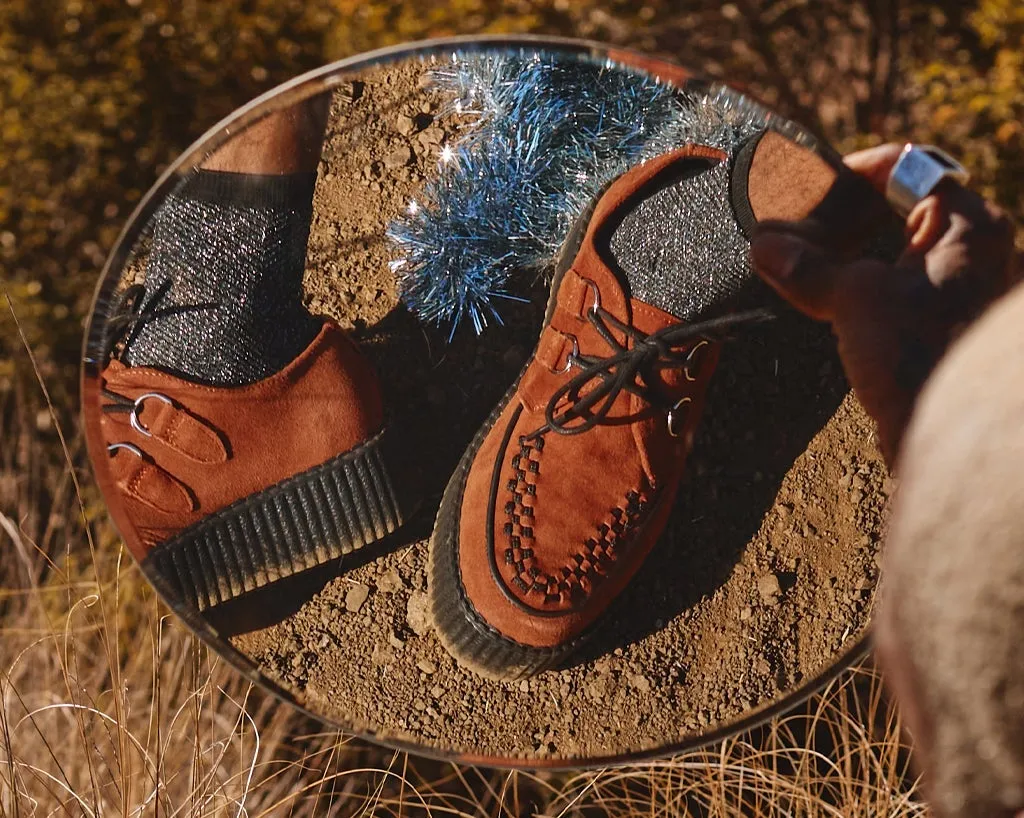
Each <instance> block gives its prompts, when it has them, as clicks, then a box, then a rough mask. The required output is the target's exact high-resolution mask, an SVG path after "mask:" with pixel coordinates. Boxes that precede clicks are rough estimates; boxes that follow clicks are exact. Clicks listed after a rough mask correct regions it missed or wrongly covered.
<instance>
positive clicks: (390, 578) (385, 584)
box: [377, 568, 405, 594]
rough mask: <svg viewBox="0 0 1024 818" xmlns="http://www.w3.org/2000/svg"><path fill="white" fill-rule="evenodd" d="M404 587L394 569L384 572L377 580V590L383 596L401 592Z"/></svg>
mask: <svg viewBox="0 0 1024 818" xmlns="http://www.w3.org/2000/svg"><path fill="white" fill-rule="evenodd" d="M404 587H405V583H404V582H402V578H401V577H400V576H399V575H398V571H396V570H395V569H394V568H390V569H388V570H387V571H385V572H384V573H383V574H381V576H380V578H379V579H378V580H377V590H378V591H380V592H382V593H385V594H393V593H395V592H396V591H401V590H402V589H403V588H404Z"/></svg>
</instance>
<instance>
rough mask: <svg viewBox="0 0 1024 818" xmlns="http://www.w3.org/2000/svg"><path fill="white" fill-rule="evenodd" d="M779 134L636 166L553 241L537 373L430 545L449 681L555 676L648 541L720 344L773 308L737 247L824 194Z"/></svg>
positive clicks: (505, 408)
mask: <svg viewBox="0 0 1024 818" xmlns="http://www.w3.org/2000/svg"><path fill="white" fill-rule="evenodd" d="M767 121H771V120H767ZM780 125H781V126H783V128H782V129H783V130H786V131H787V132H788V133H789V135H783V133H780V132H777V131H775V130H770V129H768V126H767V125H766V126H765V127H763V128H762V129H761V130H760V132H758V133H756V134H755V135H753V136H751V137H749V138H748V139H747V140H746V141H745V142H744V143H743V144H741V145H737V146H735V149H734V150H733V151H732V153H731V154H729V153H727V152H725V151H722V150H718V149H715V148H711V147H707V146H703V145H687V146H684V147H681V148H679V149H678V150H676V151H674V152H672V153H669V154H666V155H663V156H661V157H659V158H657V159H654V160H652V161H650V162H647V163H646V164H643V165H641V166H638V167H636V168H634V169H632V170H631V171H629V172H627V173H626V174H624V175H623V176H621V177H619V178H618V179H617V180H616V181H615V182H614V183H612V184H611V185H610V186H609V187H608V188H607V189H606V191H605V192H604V193H603V194H602V195H601V196H600V197H599V198H598V200H597V202H596V205H595V206H594V208H593V211H592V213H591V214H589V215H585V216H584V217H583V219H582V220H581V222H580V224H579V225H578V227H577V230H576V231H575V232H576V234H577V235H576V236H575V237H570V239H569V240H568V241H567V242H566V246H565V249H564V250H563V254H562V262H560V264H559V266H558V269H557V270H556V275H555V279H554V281H553V283H552V287H551V296H550V301H549V304H548V310H547V315H546V319H545V325H544V328H543V330H542V332H541V335H540V339H539V341H538V343H537V347H536V349H535V351H534V354H533V357H532V358H531V359H530V361H529V363H528V364H527V366H526V368H525V369H524V371H523V372H522V374H521V375H520V377H519V380H518V381H517V382H516V383H515V384H514V385H513V386H512V388H511V389H510V391H509V392H508V393H507V394H506V396H505V398H504V399H503V400H502V402H501V404H500V405H499V406H498V407H497V408H496V409H495V410H494V412H493V413H492V415H491V416H490V417H489V418H488V419H487V421H486V422H485V423H484V425H483V427H482V428H481V429H480V431H479V432H478V433H477V435H476V437H475V439H474V440H473V441H472V443H471V444H470V446H469V448H468V449H467V451H466V453H465V455H464V456H463V458H462V460H461V462H460V464H459V466H458V468H457V470H456V472H455V474H454V475H453V477H452V479H451V481H450V483H449V484H448V487H447V489H446V491H445V494H444V498H443V500H442V503H441V508H440V511H439V513H438V517H437V521H436V524H435V528H434V534H433V539H432V543H431V568H430V586H431V588H430V592H431V597H432V599H431V611H432V616H433V619H434V623H435V626H436V628H437V631H438V633H439V635H440V638H441V640H442V642H443V644H444V645H445V647H446V648H447V649H448V650H449V652H450V653H451V654H452V655H453V656H454V657H455V658H456V659H457V660H458V661H459V662H460V663H461V664H463V665H465V666H467V667H469V668H471V669H472V670H474V671H476V672H478V673H481V674H483V675H486V676H490V677H493V678H500V679H509V678H517V677H522V676H525V675H529V674H532V673H535V672H537V671H540V670H542V669H544V668H547V667H549V666H552V665H554V664H556V663H558V662H560V661H561V660H562V659H564V658H565V657H566V656H567V655H568V654H569V653H570V652H571V651H572V650H573V649H574V648H575V647H576V646H577V645H578V644H579V643H580V641H581V640H582V639H584V638H585V637H586V636H588V635H589V634H590V633H592V632H593V631H594V625H595V622H597V620H598V618H599V617H600V616H601V615H602V614H603V613H604V612H605V611H606V610H607V609H608V607H609V605H610V604H611V602H612V601H613V600H614V599H615V598H616V597H617V596H618V595H619V594H620V593H621V592H622V590H623V589H624V587H625V586H626V584H627V583H628V582H629V581H630V579H631V578H632V577H633V576H634V574H635V573H636V571H637V570H638V568H639V567H640V565H641V564H642V562H643V561H644V559H645V557H646V556H647V554H648V553H649V552H650V550H651V548H652V547H653V545H654V544H655V542H656V541H657V539H658V537H659V535H660V534H661V532H662V530H663V528H664V526H665V524H666V520H667V518H668V516H669V512H670V511H671V509H672V504H673V500H674V498H675V495H676V489H677V485H678V483H679V480H680V477H681V475H682V473H683V468H684V463H685V459H686V454H687V451H688V449H689V447H690V443H691V440H692V438H693V435H694V431H695V428H696V426H697V424H698V421H699V418H700V413H701V408H702V406H703V404H704V398H705V392H706V390H707V386H708V381H709V379H710V377H711V374H712V372H713V370H714V368H715V365H716V363H717V360H718V351H719V343H718V340H716V339H721V337H722V336H723V332H724V331H725V330H726V329H728V328H730V327H736V326H737V325H739V324H741V323H744V322H747V321H751V320H762V319H763V317H764V314H765V311H764V310H763V309H748V308H760V307H763V306H764V305H765V304H767V303H769V301H768V295H767V290H766V289H765V288H763V287H762V285H761V284H760V282H759V281H758V280H757V279H756V276H755V275H754V274H753V272H752V271H751V270H750V268H749V265H748V262H747V251H748V236H749V233H750V230H752V229H753V227H754V226H755V225H756V223H757V222H758V221H761V220H763V219H768V218H772V219H774V218H787V219H788V218H800V217H802V216H806V215H808V214H809V213H810V212H811V211H812V209H813V208H814V207H815V206H817V205H818V204H819V203H820V202H821V201H822V199H823V198H824V197H825V194H826V192H827V191H828V190H829V189H830V188H831V187H832V185H833V182H834V181H835V179H836V175H837V168H838V166H839V159H838V157H837V156H834V155H831V154H826V153H824V152H823V151H819V149H817V148H811V147H806V146H805V145H810V144H813V142H812V140H809V139H808V138H806V137H804V136H802V135H801V136H797V135H796V132H795V131H793V130H790V129H789V128H788V126H789V124H788V123H780ZM826 156H827V158H825V157H826ZM641 291H642V292H641Z"/></svg>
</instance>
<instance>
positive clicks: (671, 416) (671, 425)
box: [666, 397, 693, 437]
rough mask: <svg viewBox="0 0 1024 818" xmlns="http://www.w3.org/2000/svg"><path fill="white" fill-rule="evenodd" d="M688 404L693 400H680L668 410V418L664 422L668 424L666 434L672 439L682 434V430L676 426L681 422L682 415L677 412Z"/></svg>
mask: <svg viewBox="0 0 1024 818" xmlns="http://www.w3.org/2000/svg"><path fill="white" fill-rule="evenodd" d="M688 403H693V399H692V398H690V397H683V398H680V399H679V400H678V401H676V404H675V406H673V407H672V408H671V409H669V410H668V417H667V419H666V421H667V424H668V433H669V435H671V436H672V437H679V436H680V435H681V434H682V429H680V428H679V426H678V424H679V423H681V422H682V420H683V417H682V416H683V413H682V412H680V411H679V410H680V409H682V408H683V407H684V406H686V404H688Z"/></svg>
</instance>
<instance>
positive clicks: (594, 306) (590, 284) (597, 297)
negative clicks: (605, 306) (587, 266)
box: [580, 276, 601, 313]
mask: <svg viewBox="0 0 1024 818" xmlns="http://www.w3.org/2000/svg"><path fill="white" fill-rule="evenodd" d="M580 279H581V280H582V281H583V283H584V284H585V285H586V286H587V289H588V290H592V291H593V293H594V300H593V302H591V304H590V308H589V309H588V310H587V311H586V312H587V313H595V312H597V311H598V310H599V309H601V291H600V290H599V289H598V288H597V284H596V283H594V281H592V280H591V279H589V278H584V277H583V276H580Z"/></svg>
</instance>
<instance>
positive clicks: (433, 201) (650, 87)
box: [388, 53, 765, 333]
mask: <svg viewBox="0 0 1024 818" xmlns="http://www.w3.org/2000/svg"><path fill="white" fill-rule="evenodd" d="M433 73H434V81H435V82H436V83H438V84H439V85H440V86H442V87H444V88H446V89H448V90H450V91H452V92H454V94H455V102H453V103H452V105H453V107H454V110H456V111H458V112H459V113H462V114H466V113H469V114H475V115H476V116H478V117H479V119H478V121H477V123H476V124H475V125H474V126H473V127H472V128H471V129H470V131H469V134H468V135H467V136H466V137H465V138H464V139H463V140H461V141H460V143H459V144H458V145H457V146H456V147H455V149H454V153H450V154H448V156H447V158H448V161H447V162H445V163H444V165H443V166H442V168H441V172H440V175H439V178H438V179H437V180H436V181H434V182H432V183H430V184H429V185H427V186H426V188H425V190H424V191H423V196H422V199H421V200H420V201H419V202H418V203H416V204H411V205H410V208H409V210H408V212H407V214H406V215H404V216H403V217H402V218H400V219H398V220H396V221H395V222H394V223H393V224H392V225H391V226H390V228H389V230H388V236H389V237H390V239H391V240H392V241H393V242H394V243H395V244H396V246H397V248H398V250H399V258H398V260H397V261H396V262H395V263H394V265H393V266H394V269H395V270H396V273H397V274H398V277H399V286H400V289H401V293H402V300H403V301H404V302H405V304H406V305H407V306H408V307H409V308H410V309H411V310H412V311H413V312H414V313H415V314H416V315H417V316H418V317H419V318H420V319H421V320H424V321H427V322H430V323H434V324H437V325H440V326H448V327H450V328H451V332H452V333H454V331H455V329H456V328H457V327H458V325H459V324H460V323H461V322H463V321H465V320H467V319H468V320H469V322H470V323H471V324H472V325H473V328H474V329H475V330H476V332H478V333H479V332H481V331H482V330H483V329H484V327H485V326H487V324H488V323H489V322H491V321H496V322H498V323H501V316H500V314H499V310H498V305H499V303H500V301H501V300H502V299H514V298H516V296H514V295H513V294H512V293H511V291H510V290H511V289H512V287H513V286H514V285H515V283H516V282H517V281H518V282H520V283H522V282H524V281H525V280H527V279H529V278H531V277H535V276H536V275H537V274H538V272H541V271H543V270H544V269H545V268H546V267H547V266H548V265H550V263H551V261H552V260H553V259H554V258H555V256H556V255H557V253H558V250H559V248H560V246H561V244H562V241H563V240H564V238H565V236H566V235H567V233H568V231H569V229H570V228H571V226H572V224H573V222H574V221H575V219H576V218H577V217H578V216H579V214H581V213H582V212H583V211H584V209H585V208H586V207H587V206H588V204H589V203H590V201H591V200H592V198H593V197H594V196H595V195H597V193H598V191H599V190H600V189H601V188H602V187H603V186H604V185H605V184H606V183H607V182H608V181H610V180H611V179H614V178H615V177H616V176H618V175H619V174H620V173H622V172H623V171H625V170H626V169H627V168H629V167H631V166H632V165H634V164H636V163H637V162H638V161H641V160H643V159H647V158H650V157H652V156H656V155H658V154H660V153H664V152H666V151H668V150H671V149H672V148H674V147H676V146H678V145H681V144H684V143H685V142H687V141H690V140H693V139H695V138H700V139H701V140H702V141H703V142H704V143H705V144H711V145H717V146H719V147H724V148H729V147H732V146H733V145H734V144H735V143H736V142H737V141H739V139H741V138H742V137H743V136H744V135H746V133H748V132H750V131H751V130H752V129H753V128H754V127H756V124H760V125H761V126H762V127H763V122H764V115H765V112H764V111H763V109H760V107H759V106H756V105H749V104H747V103H749V101H748V100H743V98H742V97H738V96H728V95H727V96H725V97H722V96H719V97H718V98H717V99H709V98H701V99H696V98H688V97H686V96H684V95H682V94H680V93H679V92H678V91H677V90H676V89H674V88H672V87H670V86H668V85H664V84H662V83H660V82H658V81H657V80H655V79H654V78H652V77H650V76H648V75H646V74H644V73H641V72H639V71H636V70H634V69H630V68H627V67H623V66H618V65H612V64H609V63H598V62H594V61H590V60H587V59H584V58H576V57H568V56H557V55H555V56H553V55H537V54H523V53H507V54H497V55H496V54H483V55H469V56H463V57H457V58H455V59H453V62H452V64H451V65H450V66H447V67H444V68H441V69H438V70H435V71H434V72H433ZM753 109H758V110H753Z"/></svg>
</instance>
